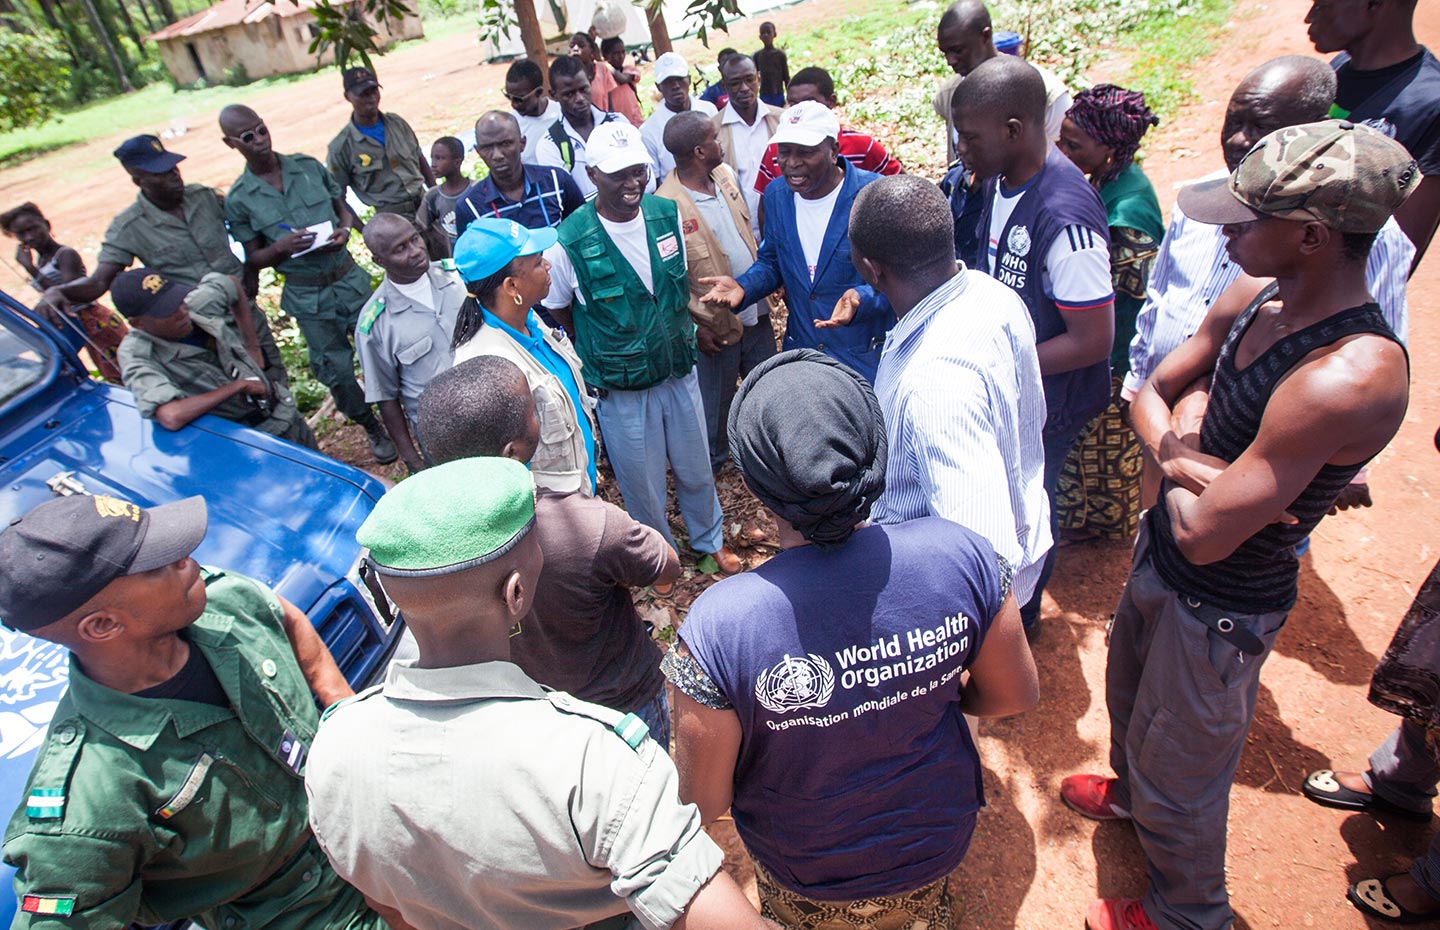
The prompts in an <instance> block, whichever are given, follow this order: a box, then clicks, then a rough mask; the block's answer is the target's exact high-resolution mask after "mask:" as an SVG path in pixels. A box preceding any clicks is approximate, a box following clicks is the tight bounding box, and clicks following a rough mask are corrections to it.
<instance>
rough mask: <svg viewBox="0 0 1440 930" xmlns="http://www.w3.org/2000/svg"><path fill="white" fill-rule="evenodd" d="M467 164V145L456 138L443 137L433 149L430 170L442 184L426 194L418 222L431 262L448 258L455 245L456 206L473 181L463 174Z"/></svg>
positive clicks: (436, 142)
mask: <svg viewBox="0 0 1440 930" xmlns="http://www.w3.org/2000/svg"><path fill="white" fill-rule="evenodd" d="M464 164H465V146H464V145H463V144H462V143H461V142H460V140H459V139H457V138H455V137H454V136H442V137H440V138H439V139H436V140H435V144H434V145H432V146H430V168H431V170H433V171H434V172H435V177H436V179H437V180H438V181H439V182H440V183H439V184H436V185H435V186H434V187H432V188H430V189H429V190H428V191H426V192H425V197H424V198H423V199H422V200H421V201H420V209H419V210H418V211H417V212H416V213H415V222H416V223H418V224H419V225H420V231H421V233H422V234H423V235H424V236H425V247H426V248H427V249H428V250H429V252H430V260H431V261H437V262H438V261H439V260H440V259H442V258H449V257H450V250H451V249H452V248H453V247H454V246H455V236H456V232H455V204H457V203H459V201H460V198H461V197H464V196H465V194H466V192H467V191H469V190H470V179H469V178H467V177H465V175H463V174H461V173H460V168H461V166H462V165H464Z"/></svg>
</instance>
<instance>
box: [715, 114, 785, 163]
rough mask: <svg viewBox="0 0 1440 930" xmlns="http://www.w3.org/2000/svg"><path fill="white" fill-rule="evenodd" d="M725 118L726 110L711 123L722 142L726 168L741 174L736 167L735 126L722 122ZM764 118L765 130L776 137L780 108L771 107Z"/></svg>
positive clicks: (716, 115)
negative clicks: (713, 124)
mask: <svg viewBox="0 0 1440 930" xmlns="http://www.w3.org/2000/svg"><path fill="white" fill-rule="evenodd" d="M724 118H725V111H724V110H721V111H720V112H719V113H716V114H715V115H714V116H712V117H710V119H711V121H713V122H714V123H715V132H716V136H715V137H716V138H717V139H719V140H720V147H721V148H722V149H723V150H724V152H725V164H726V166H727V167H728V168H729V169H730V170H731V171H734V172H736V174H739V170H738V169H737V168H736V167H735V129H734V125H735V124H734V123H724V122H722V120H724ZM762 118H763V119H764V120H765V128H766V129H767V130H769V135H772V136H773V135H775V127H776V126H779V125H780V110H779V108H777V107H770V108H769V109H768V110H767V111H766V112H765V116H764V117H762Z"/></svg>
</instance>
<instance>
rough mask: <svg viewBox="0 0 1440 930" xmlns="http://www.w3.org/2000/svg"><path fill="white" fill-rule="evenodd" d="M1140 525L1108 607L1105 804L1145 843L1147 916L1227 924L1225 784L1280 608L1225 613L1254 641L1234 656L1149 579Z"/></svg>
mask: <svg viewBox="0 0 1440 930" xmlns="http://www.w3.org/2000/svg"><path fill="white" fill-rule="evenodd" d="M1159 506H1164V504H1163V502H1162V503H1161V504H1160V505H1159ZM1150 532H1151V531H1150V528H1149V521H1148V520H1147V521H1145V522H1144V523H1142V524H1141V528H1140V536H1139V538H1138V540H1137V542H1136V547H1135V567H1134V568H1133V569H1132V570H1131V572H1130V578H1129V580H1128V581H1127V583H1126V585H1125V591H1124V593H1123V594H1121V596H1120V604H1119V606H1118V607H1117V608H1116V610H1115V621H1114V626H1113V627H1112V628H1111V632H1110V653H1109V658H1108V661H1107V663H1106V669H1105V699H1106V703H1107V705H1108V707H1109V711H1110V764H1111V766H1112V767H1113V768H1114V770H1115V774H1116V776H1118V781H1117V783H1116V786H1115V803H1117V804H1119V805H1120V806H1121V807H1124V808H1126V809H1128V810H1129V811H1130V813H1131V815H1132V816H1133V818H1134V825H1135V832H1136V834H1137V835H1138V836H1139V838H1140V845H1141V847H1142V848H1143V849H1144V850H1145V858H1146V863H1147V865H1148V868H1149V872H1150V890H1149V891H1148V892H1147V893H1146V895H1145V898H1144V902H1143V903H1144V907H1145V913H1146V914H1147V915H1148V916H1149V917H1150V919H1151V920H1152V921H1154V922H1155V925H1156V926H1157V927H1160V928H1161V930H1226V928H1228V927H1230V926H1231V925H1232V923H1233V922H1234V919H1235V913H1234V911H1232V910H1231V909H1230V898H1229V895H1228V894H1227V893H1226V891H1225V825H1226V820H1227V818H1228V816H1229V812H1230V786H1231V784H1232V783H1233V782H1234V780H1235V769H1236V767H1237V766H1238V765H1239V763H1240V753H1241V751H1242V750H1243V749H1244V748H1245V736H1246V734H1247V733H1248V732H1249V730H1250V718H1251V717H1252V715H1253V714H1254V712H1255V693H1256V689H1257V688H1258V687H1259V683H1260V666H1261V665H1263V664H1264V662H1265V659H1266V657H1268V656H1269V655H1270V650H1271V647H1272V646H1273V645H1274V643H1275V636H1276V634H1278V633H1279V632H1280V627H1281V626H1283V625H1284V623H1285V616H1286V613H1287V612H1286V611H1276V612H1272V613H1261V614H1253V615H1239V614H1237V615H1232V616H1231V619H1232V620H1234V621H1235V623H1236V624H1237V625H1242V626H1244V627H1246V628H1248V629H1249V630H1250V631H1251V632H1253V633H1255V635H1256V636H1258V637H1259V638H1260V640H1261V642H1262V643H1263V644H1264V650H1263V652H1262V653H1261V654H1260V655H1258V656H1248V655H1245V654H1244V653H1242V652H1241V651H1240V650H1239V649H1237V648H1236V647H1235V646H1233V645H1231V644H1230V643H1229V642H1227V641H1226V640H1224V639H1222V638H1221V637H1220V636H1219V634H1217V633H1215V632H1213V631H1212V630H1210V628H1208V627H1206V626H1205V625H1204V624H1203V623H1202V622H1201V621H1200V620H1199V619H1198V618H1197V617H1196V615H1195V612H1194V610H1193V606H1194V605H1192V603H1191V602H1189V600H1188V599H1187V598H1186V597H1185V596H1183V595H1181V594H1179V593H1178V592H1176V591H1175V590H1173V589H1172V588H1170V587H1169V586H1168V585H1167V584H1165V582H1164V581H1163V580H1162V579H1161V578H1160V576H1159V574H1158V573H1157V572H1156V571H1155V569H1154V567H1153V565H1152V564H1151V560H1150V558H1149V550H1150Z"/></svg>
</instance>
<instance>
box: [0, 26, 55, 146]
mask: <svg viewBox="0 0 1440 930" xmlns="http://www.w3.org/2000/svg"><path fill="white" fill-rule="evenodd" d="M72 87H73V83H72V79H71V74H70V67H69V57H68V56H67V55H66V54H65V48H64V46H62V45H61V44H60V42H59V41H58V40H57V39H54V38H51V37H49V36H31V35H20V34H18V33H14V32H10V31H8V30H6V31H0V132H9V131H10V130H12V129H23V128H24V127H26V126H35V125H38V124H40V123H43V122H45V120H47V119H49V118H50V117H51V115H53V114H54V112H55V110H56V109H57V107H58V106H59V104H60V103H62V102H63V101H64V100H66V99H67V97H68V96H69V92H70V90H71V88H72Z"/></svg>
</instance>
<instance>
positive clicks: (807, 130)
mask: <svg viewBox="0 0 1440 930" xmlns="http://www.w3.org/2000/svg"><path fill="white" fill-rule="evenodd" d="M839 138H840V120H838V119H836V118H835V114H834V113H833V112H832V111H831V110H830V108H829V107H827V106H826V105H825V104H823V103H820V102H819V101H818V100H803V101H801V102H800V103H797V104H795V105H794V106H793V107H790V108H788V109H786V110H784V111H782V112H781V113H780V124H779V125H778V126H776V127H775V135H773V136H771V137H770V143H771V144H772V145H819V144H820V143H821V142H824V141H825V140H826V139H839Z"/></svg>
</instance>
